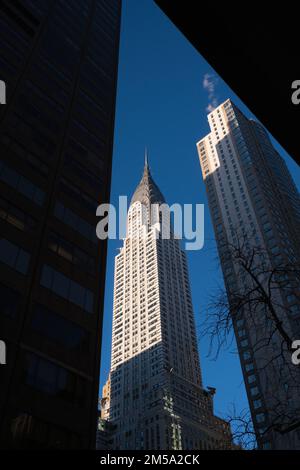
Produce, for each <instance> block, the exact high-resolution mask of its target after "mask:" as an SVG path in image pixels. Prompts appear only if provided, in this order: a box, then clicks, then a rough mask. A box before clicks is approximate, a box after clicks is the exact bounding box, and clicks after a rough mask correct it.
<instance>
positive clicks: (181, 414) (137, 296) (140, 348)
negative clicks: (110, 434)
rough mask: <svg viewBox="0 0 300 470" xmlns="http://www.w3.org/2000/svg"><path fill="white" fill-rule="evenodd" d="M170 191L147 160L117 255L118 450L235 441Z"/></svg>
mask: <svg viewBox="0 0 300 470" xmlns="http://www.w3.org/2000/svg"><path fill="white" fill-rule="evenodd" d="M164 202H165V201H164V197H163V195H162V193H161V192H160V190H159V189H158V187H157V185H156V184H155V182H154V181H153V178H152V176H151V174H150V170H149V166H148V163H147V161H145V167H144V172H143V176H142V179H141V182H140V183H139V185H138V187H137V188H136V191H135V193H134V195H133V197H132V199H131V204H130V207H129V210H128V217H127V235H126V238H125V239H124V243H123V246H122V248H121V249H120V253H119V254H118V255H117V256H116V258H115V279H114V306H113V336H112V357H111V371H110V373H111V376H110V382H111V388H110V409H109V421H111V422H112V423H114V424H115V425H116V428H117V429H116V431H115V432H114V446H113V448H116V449H202V448H221V447H225V446H230V442H231V438H230V428H229V426H228V424H227V423H225V422H224V421H223V420H220V419H219V418H217V417H215V416H214V414H213V394H214V389H210V390H204V389H203V385H202V378H201V372H200V364H199V356H198V346H197V338H196V331H195V323H194V314H193V307H192V300H191V294H190V286H189V279H188V268H187V262H186V257H185V253H184V251H183V250H182V249H181V248H180V243H179V240H178V239H176V238H174V236H173V234H172V232H171V238H170V239H166V238H163V237H162V227H163V226H164V224H169V218H168V211H166V212H165V211H164V210H163V207H166V205H165V206H163V205H164Z"/></svg>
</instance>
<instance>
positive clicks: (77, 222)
mask: <svg viewBox="0 0 300 470" xmlns="http://www.w3.org/2000/svg"><path fill="white" fill-rule="evenodd" d="M54 215H55V217H57V218H58V219H60V220H61V221H62V222H64V223H65V224H66V225H69V226H70V227H72V228H73V229H74V230H76V231H77V232H79V233H80V234H81V235H82V236H83V237H85V238H87V239H88V240H90V241H91V242H93V243H97V241H98V240H97V237H96V228H95V227H94V226H93V225H91V224H89V223H88V222H86V221H85V220H83V219H82V218H81V217H80V216H79V215H77V214H75V212H73V211H71V209H68V208H67V207H65V206H64V205H63V204H62V203H61V202H56V204H55V208H54Z"/></svg>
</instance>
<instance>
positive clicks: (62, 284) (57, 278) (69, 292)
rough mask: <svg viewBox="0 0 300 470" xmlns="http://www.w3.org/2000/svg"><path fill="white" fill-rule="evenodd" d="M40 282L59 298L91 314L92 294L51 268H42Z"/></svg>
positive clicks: (46, 266)
mask: <svg viewBox="0 0 300 470" xmlns="http://www.w3.org/2000/svg"><path fill="white" fill-rule="evenodd" d="M40 282H41V285H42V286H43V287H46V288H47V289H50V290H51V291H52V292H54V293H55V294H57V295H59V296H60V297H63V298H64V299H66V300H68V301H69V302H72V303H74V304H76V305H78V306H79V307H81V308H82V309H84V310H85V311H87V312H89V313H92V312H93V303H94V295H93V293H92V292H91V291H90V290H89V289H86V288H85V287H83V286H82V285H80V284H79V283H78V282H75V281H73V280H72V279H69V278H68V277H67V276H65V275H64V274H62V273H60V272H59V271H56V270H55V269H53V268H51V266H48V265H44V266H43V269H42V275H41V281H40Z"/></svg>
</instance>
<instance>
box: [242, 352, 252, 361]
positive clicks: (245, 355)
mask: <svg viewBox="0 0 300 470" xmlns="http://www.w3.org/2000/svg"><path fill="white" fill-rule="evenodd" d="M243 358H244V360H245V361H247V360H248V359H250V358H251V354H250V351H245V352H244V353H243Z"/></svg>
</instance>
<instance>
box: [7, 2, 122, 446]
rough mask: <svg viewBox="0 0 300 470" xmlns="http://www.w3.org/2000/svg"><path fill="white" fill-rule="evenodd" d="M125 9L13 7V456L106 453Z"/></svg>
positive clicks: (110, 5) (100, 5)
mask: <svg viewBox="0 0 300 470" xmlns="http://www.w3.org/2000/svg"><path fill="white" fill-rule="evenodd" d="M120 10H121V1H120V0H110V1H109V2H108V1H106V0H76V1H71V0H54V1H51V0H43V1H41V0H31V1H27V0H24V1H22V2H8V1H4V2H1V5H0V51H1V52H0V74H1V76H0V78H1V80H3V81H4V82H5V85H6V104H5V105H1V106H0V145H1V161H0V192H1V196H0V230H1V239H0V295H1V307H0V332H1V340H4V341H5V342H6V345H7V365H6V366H1V370H0V374H1V387H0V447H8V448H92V447H95V434H96V426H97V414H98V412H97V401H98V382H99V361H100V338H101V329H102V313H103V312H102V307H103V296H104V280H105V264H106V242H104V241H101V242H100V241H99V240H98V239H97V238H96V232H95V228H96V223H97V220H96V216H95V214H96V207H97V206H98V204H99V203H102V202H108V201H109V192H110V179H111V158H112V142H113V129H114V110H115V95H116V80H117V63H118V48H119V30H120V16H121V11H120Z"/></svg>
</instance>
